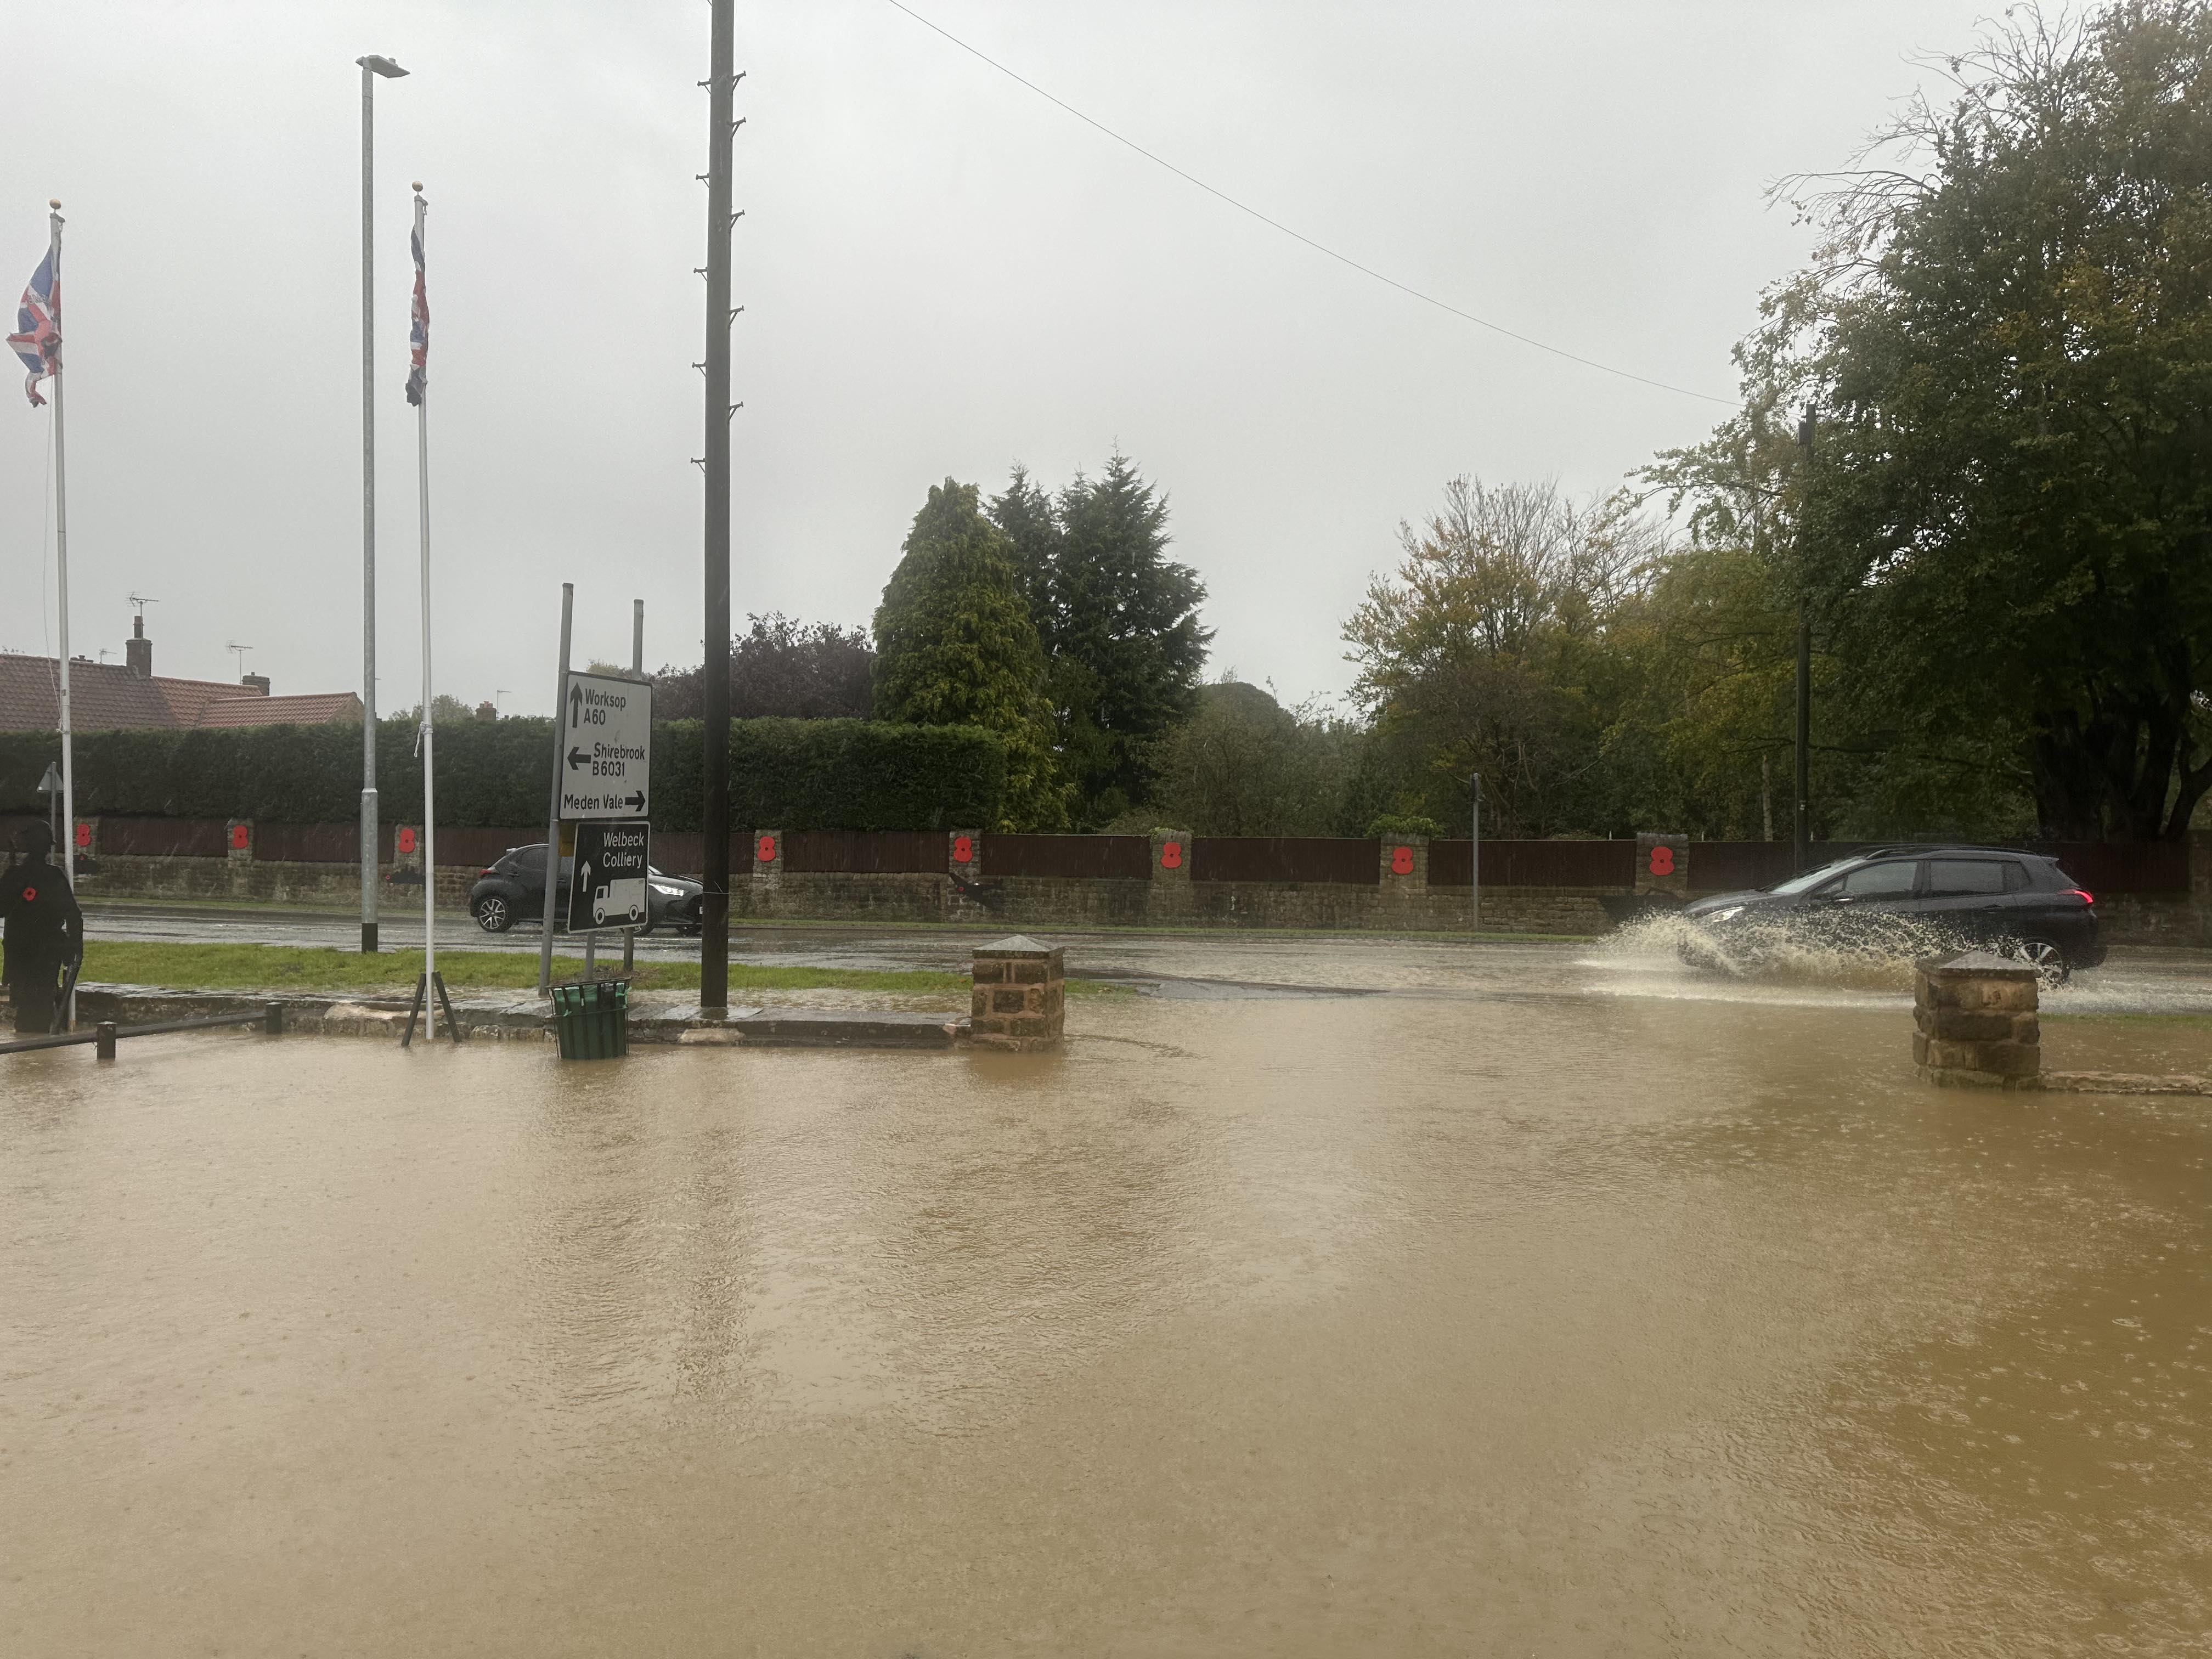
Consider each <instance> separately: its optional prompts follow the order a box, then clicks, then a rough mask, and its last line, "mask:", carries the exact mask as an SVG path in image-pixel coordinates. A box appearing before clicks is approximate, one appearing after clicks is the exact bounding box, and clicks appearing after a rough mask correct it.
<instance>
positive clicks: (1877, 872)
mask: <svg viewBox="0 0 2212 1659" xmlns="http://www.w3.org/2000/svg"><path fill="white" fill-rule="evenodd" d="M1919 867H1920V866H1919V865H1918V864H1917V863H1904V862H1892V863H1888V864H1869V865H1867V866H1863V867H1862V868H1860V869H1857V870H1854V871H1852V872H1850V874H1849V875H1847V876H1845V877H1844V884H1843V896H1844V897H1845V898H1904V897H1905V896H1907V895H1908V894H1910V893H1911V891H1912V877H1913V872H1915V871H1917V870H1918V869H1919Z"/></svg>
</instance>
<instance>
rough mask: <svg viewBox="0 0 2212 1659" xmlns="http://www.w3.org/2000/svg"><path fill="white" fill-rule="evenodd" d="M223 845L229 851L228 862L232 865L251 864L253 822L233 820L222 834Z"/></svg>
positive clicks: (239, 819) (241, 819)
mask: <svg viewBox="0 0 2212 1659" xmlns="http://www.w3.org/2000/svg"><path fill="white" fill-rule="evenodd" d="M223 844H224V846H225V847H226V848H228V849H229V854H230V861H231V862H232V863H233V864H251V863H252V862H253V820H252V818H233V819H232V820H231V821H230V823H229V824H228V827H227V829H226V832H225V834H224V836H223Z"/></svg>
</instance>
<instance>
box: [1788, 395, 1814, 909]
mask: <svg viewBox="0 0 2212 1659" xmlns="http://www.w3.org/2000/svg"><path fill="white" fill-rule="evenodd" d="M1797 447H1798V449H1799V450H1800V452H1801V459H1802V461H1803V463H1804V465H1803V466H1802V470H1801V471H1800V474H1799V478H1798V485H1797V814H1796V818H1797V823H1796V834H1795V835H1794V836H1793V837H1792V839H1793V840H1794V841H1795V842H1796V848H1795V851H1796V865H1797V873H1798V874H1800V875H1802V874H1804V872H1805V871H1806V869H1807V867H1808V865H1809V863H1810V861H1811V855H1812V840H1813V618H1812V613H1811V612H1810V611H1808V609H1807V608H1806V604H1805V580H1806V576H1805V517H1806V507H1807V503H1808V499H1809V498H1810V496H1811V494H1812V488H1813V411H1812V410H1811V409H1810V408H1808V409H1807V410H1806V411H1805V418H1804V419H1803V420H1802V421H1800V422H1798V423H1797Z"/></svg>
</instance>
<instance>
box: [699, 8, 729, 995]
mask: <svg viewBox="0 0 2212 1659" xmlns="http://www.w3.org/2000/svg"><path fill="white" fill-rule="evenodd" d="M713 8H714V22H713V27H712V37H711V41H710V44H709V46H708V71H707V82H706V86H707V174H706V178H707V270H706V275H707V361H706V362H705V363H704V364H702V368H704V369H705V371H706V375H707V409H706V437H707V453H706V455H705V457H704V458H703V459H702V461H701V465H702V467H703V468H704V469H705V471H706V475H707V478H706V507H707V557H706V565H707V592H706V599H707V604H706V612H707V614H706V639H705V644H706V651H707V659H706V662H705V664H704V665H702V668H701V670H700V676H701V680H702V686H701V690H702V692H703V694H704V695H703V696H702V698H701V702H702V704H703V710H702V712H703V714H704V720H702V730H701V732H700V734H699V740H700V743H701V744H702V753H701V756H700V768H699V772H700V782H701V785H702V791H703V793H704V796H705V801H704V810H703V811H702V812H701V814H700V828H701V829H703V830H704V831H705V832H706V836H705V839H706V842H707V847H706V860H705V864H706V867H705V870H704V872H703V880H704V885H705V888H706V890H705V891H704V892H703V893H702V894H701V895H700V898H699V922H700V929H699V1006H700V1007H701V1008H702V1009H704V1010H708V1011H720V1010H722V1009H725V1008H727V1007H728V1006H729V1002H730V415H731V413H732V410H731V406H730V323H731V321H732V318H733V317H734V316H735V315H736V313H734V312H733V311H732V309H731V308H730V226H731V223H732V217H733V216H732V213H731V211H730V153H731V150H732V146H733V143H734V140H735V138H736V137H737V121H736V118H735V115H734V109H735V106H736V102H737V90H738V77H737V75H736V73H735V71H734V69H733V67H732V65H733V62H734V58H735V54H736V44H735V40H734V35H735V33H736V27H737V23H736V18H735V16H734V15H733V14H734V9H735V0H713Z"/></svg>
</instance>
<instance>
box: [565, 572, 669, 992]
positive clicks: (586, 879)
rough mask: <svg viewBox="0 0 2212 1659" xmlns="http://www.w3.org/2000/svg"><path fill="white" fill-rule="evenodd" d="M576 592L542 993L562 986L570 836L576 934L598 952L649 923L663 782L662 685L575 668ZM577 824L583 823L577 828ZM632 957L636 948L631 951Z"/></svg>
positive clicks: (568, 626) (636, 638)
mask: <svg viewBox="0 0 2212 1659" xmlns="http://www.w3.org/2000/svg"><path fill="white" fill-rule="evenodd" d="M574 606H575V589H574V585H573V584H571V583H568V582H563V583H562V585H561V693H560V700H559V702H557V703H556V705H555V713H554V719H553V735H554V739H555V745H554V752H553V788H552V801H551V804H550V809H549V811H548V813H547V822H546V826H545V916H544V923H545V933H544V940H543V942H542V943H541V944H540V945H539V946H538V994H539V995H541V996H545V995H550V994H551V992H552V988H553V934H554V933H555V931H556V929H555V927H554V902H555V896H556V891H557V888H556V884H557V883H559V882H560V881H561V879H562V873H561V859H562V841H563V840H564V839H565V838H566V836H565V835H564V831H566V832H567V833H568V834H572V835H573V836H574V854H573V862H572V863H571V865H570V866H569V876H568V882H569V892H568V931H569V932H572V933H582V934H584V936H585V939H586V951H592V952H593V954H594V955H595V954H596V952H595V950H594V947H595V946H596V945H597V940H596V939H595V938H594V934H595V933H596V931H597V930H598V929H599V928H602V927H620V928H625V929H627V928H635V927H643V926H644V925H645V922H646V920H647V915H648V906H649V904H650V902H651V900H650V898H649V897H648V884H647V869H648V866H649V865H650V863H651V856H650V854H651V842H652V829H651V826H650V825H649V823H647V817H646V814H647V810H648V808H649V805H650V802H649V801H648V799H647V785H648V784H649V783H650V782H651V781H652V778H653V687H652V685H651V684H650V683H649V682H647V680H646V679H645V678H644V677H643V676H642V675H639V676H637V677H636V678H630V677H629V676H626V675H619V674H592V673H580V672H575V671H571V670H570V668H569V667H568V649H569V641H570V635H571V631H572V625H573V623H574ZM642 613H643V607H642V605H638V606H637V607H635V610H634V611H633V617H634V627H633V642H632V647H631V649H632V654H633V655H635V653H636V652H637V651H638V649H639V648H640V642H641V638H642ZM569 826H574V828H573V829H570V828H569ZM624 955H625V957H628V955H629V952H628V951H625V952H624Z"/></svg>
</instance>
